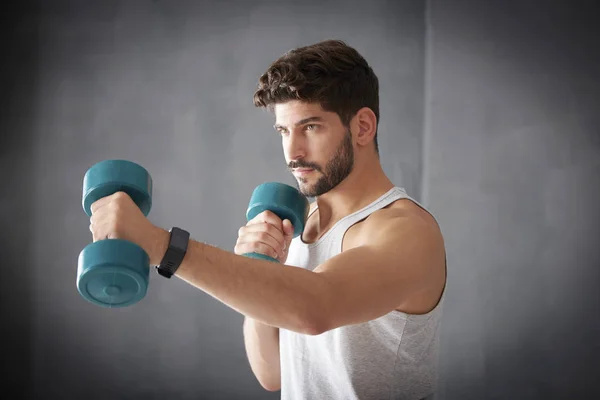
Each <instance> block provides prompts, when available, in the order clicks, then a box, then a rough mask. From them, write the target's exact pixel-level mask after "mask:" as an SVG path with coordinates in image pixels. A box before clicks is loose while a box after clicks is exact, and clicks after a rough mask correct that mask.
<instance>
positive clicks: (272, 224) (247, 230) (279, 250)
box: [235, 211, 289, 259]
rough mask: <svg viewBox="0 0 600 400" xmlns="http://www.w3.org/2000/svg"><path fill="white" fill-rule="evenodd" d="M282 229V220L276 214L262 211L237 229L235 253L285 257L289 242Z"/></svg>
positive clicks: (277, 257)
mask: <svg viewBox="0 0 600 400" xmlns="http://www.w3.org/2000/svg"><path fill="white" fill-rule="evenodd" d="M283 229H284V227H283V224H282V221H281V219H280V218H279V217H278V216H277V215H275V214H274V213H272V212H270V211H264V212H262V213H260V214H259V215H257V216H256V217H254V218H253V219H251V220H250V221H248V223H247V224H246V226H243V227H241V228H240V229H239V231H238V240H237V243H236V246H235V253H236V254H245V253H251V252H256V253H260V254H264V255H268V256H270V257H273V258H276V259H281V258H285V257H284V255H285V251H286V249H287V248H288V247H289V242H288V241H287V240H286V237H285V234H284V230H283Z"/></svg>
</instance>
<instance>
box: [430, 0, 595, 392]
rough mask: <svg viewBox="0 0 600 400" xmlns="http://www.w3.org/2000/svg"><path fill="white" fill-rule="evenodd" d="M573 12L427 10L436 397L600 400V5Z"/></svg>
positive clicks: (529, 4) (571, 5)
mask: <svg viewBox="0 0 600 400" xmlns="http://www.w3.org/2000/svg"><path fill="white" fill-rule="evenodd" d="M484 3H487V4H484ZM562 3H563V4H562V5H559V4H558V2H537V1H502V2H494V3H492V2H478V1H465V0H455V1H442V0H431V1H430V2H429V5H428V11H427V15H428V18H427V20H428V26H429V28H430V29H429V30H428V33H427V38H428V39H427V62H426V65H427V76H426V82H427V85H426V118H425V121H426V124H425V125H426V127H425V131H424V133H425V136H424V137H425V139H424V143H425V154H426V155H425V160H424V165H425V170H424V187H423V189H424V201H425V202H426V203H427V204H428V205H429V206H430V207H431V208H432V210H433V211H434V212H435V213H436V214H437V216H438V217H439V219H440V221H441V224H442V226H443V230H444V233H445V236H446V241H447V248H448V253H449V254H448V262H449V283H448V298H447V303H446V308H445V311H446V312H445V319H444V325H443V328H442V332H443V333H442V345H443V353H442V356H441V360H442V371H443V373H442V377H441V386H440V396H439V397H440V398H444V399H446V398H447V399H463V400H464V399H576V398H590V399H591V398H600V389H599V387H598V383H597V376H598V371H599V369H600V368H599V367H600V365H599V364H600V363H599V361H598V360H599V359H600V348H599V346H598V343H599V338H600V320H599V319H598V316H599V315H600V312H599V310H600V307H599V305H600V301H599V295H598V283H600V276H599V275H600V273H599V268H600V255H599V253H598V242H599V239H600V232H599V231H600V229H599V228H598V222H600V218H599V217H600V211H599V208H598V205H599V204H600V202H599V201H598V198H599V197H600V190H599V189H600V185H599V182H600V179H599V178H600V157H599V155H600V134H599V130H600V118H599V113H598V104H600V90H599V89H600V84H599V81H600V80H599V78H600V57H599V48H600V46H599V45H598V35H597V28H594V25H597V21H596V20H595V19H592V15H595V14H594V13H593V12H592V11H593V10H592V9H591V5H592V4H593V3H592V2H588V6H587V7H585V6H584V4H578V3H581V2H562ZM567 3H568V4H567Z"/></svg>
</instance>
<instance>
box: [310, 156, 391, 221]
mask: <svg viewBox="0 0 600 400" xmlns="http://www.w3.org/2000/svg"><path fill="white" fill-rule="evenodd" d="M392 187H394V184H393V183H392V182H391V181H390V180H389V179H388V177H387V176H386V175H385V172H384V171H383V169H382V167H381V164H380V163H379V160H378V159H377V160H374V161H372V162H371V163H370V164H369V165H362V166H361V165H358V164H357V165H355V167H354V170H353V171H352V172H351V173H350V175H348V176H347V177H346V179H345V180H344V181H342V182H341V183H340V184H339V185H338V186H336V187H335V188H334V189H333V190H330V191H329V192H327V193H325V194H323V195H321V196H318V197H317V198H316V202H317V207H318V208H319V212H318V218H319V227H320V230H323V229H325V228H326V227H327V226H329V225H331V224H333V223H335V222H336V221H338V220H340V219H341V218H344V217H345V216H347V215H349V214H352V213H353V212H356V211H358V210H360V209H361V208H363V207H365V206H367V205H368V204H370V203H372V202H373V201H375V200H376V199H377V198H379V197H381V196H382V195H383V194H384V193H386V192H387V191H389V190H390V189H391V188H392Z"/></svg>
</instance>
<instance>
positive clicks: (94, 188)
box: [77, 160, 152, 308]
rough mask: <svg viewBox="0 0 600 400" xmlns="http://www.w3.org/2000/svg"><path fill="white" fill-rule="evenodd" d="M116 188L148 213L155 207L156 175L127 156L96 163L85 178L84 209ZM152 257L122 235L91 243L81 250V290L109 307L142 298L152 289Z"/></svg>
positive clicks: (84, 295) (78, 281)
mask: <svg viewBox="0 0 600 400" xmlns="http://www.w3.org/2000/svg"><path fill="white" fill-rule="evenodd" d="M116 192H125V193H127V194H128V195H129V196H130V197H131V198H132V200H133V201H134V202H135V204H137V206H138V207H139V208H140V210H141V211H142V213H143V214H144V215H145V216H147V215H148V213H149V212H150V209H151V208H152V178H151V177H150V174H149V173H148V171H146V170H145V169H144V168H143V167H141V166H140V165H138V164H136V163H133V162H131V161H126V160H105V161H101V162H99V163H97V164H95V165H93V166H92V167H91V168H90V169H89V170H88V171H87V172H86V174H85V176H84V178H83V199H82V205H83V210H84V211H85V213H86V214H87V215H88V217H91V215H92V212H91V209H90V208H91V205H92V204H93V203H94V202H95V201H97V200H99V199H101V198H103V197H107V196H110V195H112V194H114V193H116ZM149 267H150V259H149V257H148V254H147V253H146V251H145V250H144V249H142V248H141V247H140V246H138V245H136V244H134V243H132V242H129V241H127V240H121V239H104V240H98V241H96V242H93V243H90V244H88V245H87V246H86V247H85V248H84V249H83V250H82V251H81V253H79V259H78V263H77V290H78V291H79V293H80V294H81V296H83V298H85V299H86V300H88V301H90V302H91V303H94V304H96V305H99V306H102V307H108V308H116V307H126V306H130V305H132V304H134V303H137V302H138V301H140V300H141V299H142V298H143V297H144V296H145V295H146V292H147V290H148V283H149V278H150V268H149Z"/></svg>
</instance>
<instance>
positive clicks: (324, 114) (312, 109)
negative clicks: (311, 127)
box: [274, 100, 337, 126]
mask: <svg viewBox="0 0 600 400" xmlns="http://www.w3.org/2000/svg"><path fill="white" fill-rule="evenodd" d="M274 111H275V123H276V124H277V125H282V126H287V125H293V124H294V123H296V122H298V121H300V120H303V119H306V118H311V117H321V118H323V119H324V120H328V121H331V120H332V119H335V118H336V117H337V114H336V113H334V112H330V111H325V110H323V108H322V107H321V105H320V104H318V103H306V102H302V101H299V100H291V101H288V102H285V103H278V104H276V105H275V108H274Z"/></svg>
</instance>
